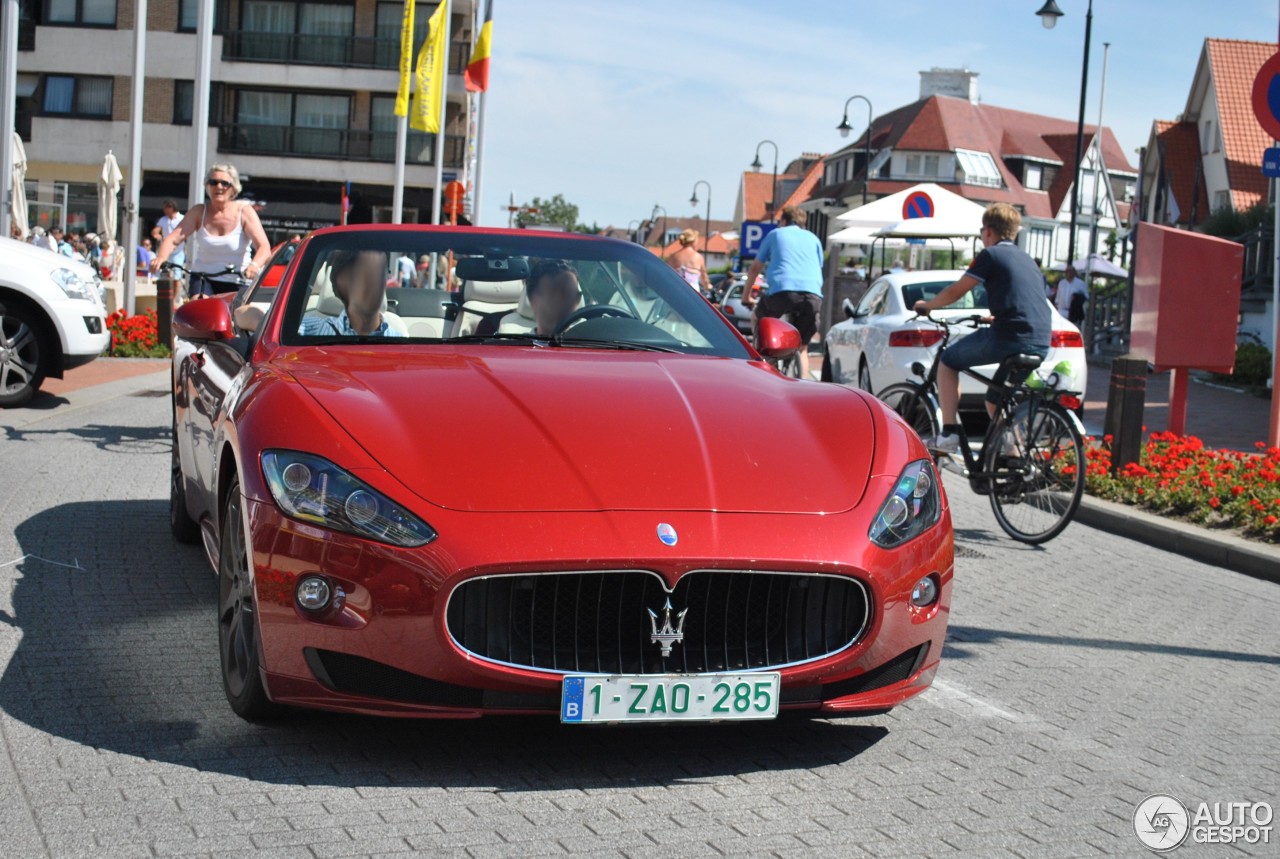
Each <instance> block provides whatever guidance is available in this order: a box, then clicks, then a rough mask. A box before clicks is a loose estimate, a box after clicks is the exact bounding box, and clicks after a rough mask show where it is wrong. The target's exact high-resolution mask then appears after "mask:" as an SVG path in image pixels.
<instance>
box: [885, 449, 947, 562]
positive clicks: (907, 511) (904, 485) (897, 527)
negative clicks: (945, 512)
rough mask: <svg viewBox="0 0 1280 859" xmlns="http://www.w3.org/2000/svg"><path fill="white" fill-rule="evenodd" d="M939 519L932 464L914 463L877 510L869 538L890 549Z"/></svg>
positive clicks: (936, 485)
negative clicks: (878, 510)
mask: <svg viewBox="0 0 1280 859" xmlns="http://www.w3.org/2000/svg"><path fill="white" fill-rule="evenodd" d="M941 515H942V499H941V497H940V495H939V493H938V475H937V473H936V472H935V471H934V470H933V463H932V462H930V461H929V460H927V459H921V460H917V461H916V462H913V463H911V464H910V465H908V466H907V467H906V468H904V469H903V470H902V476H901V477H899V478H898V482H897V484H895V485H894V487H893V492H891V493H889V497H888V498H886V499H885V502H884V504H882V505H881V506H880V512H879V513H877V514H876V519H875V522H873V523H872V525H871V531H870V533H869V536H870V537H871V542H873V543H875V544H876V545H877V546H883V547H884V548H886V549H891V548H893V547H894V546H900V545H902V544H903V543H905V542H907V541H908V540H910V539H911V538H913V537H916V536H919V535H920V534H922V533H923V532H924V531H926V530H927V529H928V528H930V527H931V526H933V525H935V524H937V522H938V518H939V517H940V516H941Z"/></svg>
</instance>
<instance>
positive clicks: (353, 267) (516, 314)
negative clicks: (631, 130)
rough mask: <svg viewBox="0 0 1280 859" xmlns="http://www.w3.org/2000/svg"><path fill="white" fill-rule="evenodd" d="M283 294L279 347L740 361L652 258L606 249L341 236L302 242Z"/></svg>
mask: <svg viewBox="0 0 1280 859" xmlns="http://www.w3.org/2000/svg"><path fill="white" fill-rule="evenodd" d="M287 289H288V305H287V307H286V309H285V317H284V328H283V337H282V339H283V341H284V342H285V343H287V344H306V343H334V342H339V343H340V342H359V343H361V344H362V345H363V344H368V343H374V344H377V343H382V342H387V343H388V344H391V345H395V342H399V343H400V344H401V345H403V344H404V341H405V340H406V339H407V340H409V341H411V342H418V343H424V344H440V343H448V342H470V343H485V344H491V345H494V346H502V345H509V344H511V343H525V344H533V345H550V346H568V347H593V348H606V349H641V350H652V351H668V352H683V353H691V354H706V355H722V356H729V357H743V358H745V357H747V356H748V352H747V350H746V349H745V348H744V347H743V345H742V342H741V341H740V340H739V339H738V337H737V336H736V335H735V334H734V333H733V331H732V330H731V329H730V327H729V326H728V325H726V324H725V322H724V321H723V318H722V317H721V316H720V314H719V313H718V312H716V310H715V309H714V308H712V307H711V306H710V305H709V304H707V302H706V301H705V300H704V299H703V298H702V297H701V296H700V295H699V294H698V292H697V291H696V290H694V289H691V288H690V287H689V285H688V284H687V283H685V282H684V281H683V280H681V279H680V277H679V276H678V275H676V273H675V272H674V271H672V269H671V268H670V267H669V266H667V265H666V264H665V263H663V262H662V260H660V259H659V258H658V257H656V256H654V255H653V254H652V253H651V252H649V251H648V250H646V249H644V248H641V247H639V246H637V245H634V244H631V243H629V242H622V241H614V240H610V239H585V238H567V237H559V236H554V235H548V234H545V233H541V234H540V233H535V232H529V233H528V234H527V235H526V234H513V235H506V234H500V233H489V232H481V231H476V230H466V229H457V230H420V231H419V230H406V229H396V230H390V229H381V230H380V229H369V228H351V229H341V228H339V229H335V230H332V231H325V232H320V233H317V234H315V235H313V236H312V237H311V238H310V239H309V240H308V241H307V243H306V245H305V246H304V250H303V251H302V258H301V260H300V261H299V262H298V264H297V268H296V271H295V273H294V275H293V277H292V280H291V282H290V284H289V285H288V287H287Z"/></svg>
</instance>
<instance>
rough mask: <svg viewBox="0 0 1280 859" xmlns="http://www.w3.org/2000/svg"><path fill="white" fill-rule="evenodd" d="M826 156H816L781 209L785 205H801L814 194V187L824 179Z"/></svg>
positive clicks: (780, 207)
mask: <svg viewBox="0 0 1280 859" xmlns="http://www.w3.org/2000/svg"><path fill="white" fill-rule="evenodd" d="M826 163H827V161H826V158H825V157H823V156H821V155H818V156H814V162H813V163H812V164H810V165H809V169H808V170H806V171H805V173H804V176H803V177H802V178H801V179H800V184H799V185H797V186H796V189H795V190H794V191H792V192H791V196H790V197H787V198H786V199H785V200H783V202H782V206H779V207H778V209H779V211H781V209H782V208H783V207H785V206H799V205H800V204H801V203H805V202H807V201H808V200H809V198H810V197H811V196H813V189H814V188H816V187H818V182H819V181H821V179H822V170H823V168H824V167H825V166H826Z"/></svg>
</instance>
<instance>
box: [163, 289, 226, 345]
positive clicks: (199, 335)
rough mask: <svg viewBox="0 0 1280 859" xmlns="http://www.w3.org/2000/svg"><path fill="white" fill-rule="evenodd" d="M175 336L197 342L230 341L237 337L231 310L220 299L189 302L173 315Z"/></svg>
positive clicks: (202, 299)
mask: <svg viewBox="0 0 1280 859" xmlns="http://www.w3.org/2000/svg"><path fill="white" fill-rule="evenodd" d="M173 334H174V336H175V337H181V338H182V339H183V340H193V341H196V342H207V341H210V340H230V339H231V338H232V337H234V336H235V330H234V326H233V325H232V322H231V308H230V307H228V306H227V303H226V302H225V301H223V300H221V299H219V298H201V299H198V300H196V301H188V302H187V303H186V304H184V305H182V306H181V307H179V308H178V311H177V312H176V313H174V314H173Z"/></svg>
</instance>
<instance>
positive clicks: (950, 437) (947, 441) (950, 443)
mask: <svg viewBox="0 0 1280 859" xmlns="http://www.w3.org/2000/svg"><path fill="white" fill-rule="evenodd" d="M925 447H927V448H929V451H930V452H931V453H959V452H960V436H959V435H957V434H956V433H953V432H944V433H938V435H937V436H935V437H934V438H933V439H931V440H929V441H927V442H925Z"/></svg>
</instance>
